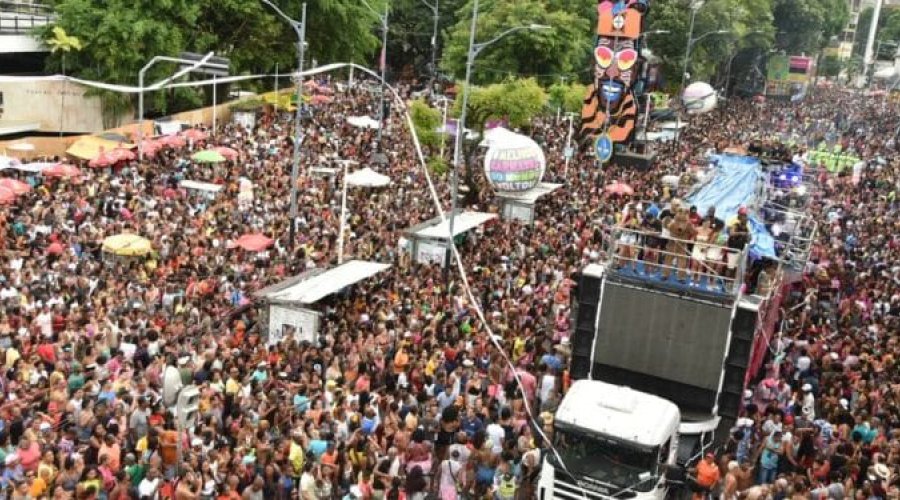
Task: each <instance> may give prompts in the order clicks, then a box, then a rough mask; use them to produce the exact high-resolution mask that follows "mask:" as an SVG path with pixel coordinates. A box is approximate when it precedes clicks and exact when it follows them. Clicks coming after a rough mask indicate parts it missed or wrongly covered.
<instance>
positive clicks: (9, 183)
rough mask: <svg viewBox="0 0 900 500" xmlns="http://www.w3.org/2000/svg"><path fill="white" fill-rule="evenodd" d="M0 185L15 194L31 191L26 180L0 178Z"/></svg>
mask: <svg viewBox="0 0 900 500" xmlns="http://www.w3.org/2000/svg"><path fill="white" fill-rule="evenodd" d="M0 187H3V188H6V189H9V190H10V191H12V192H13V193H16V194H17V195H20V194H25V193H27V192H29V191H31V185H30V184H28V183H27V182H22V181H17V180H16V179H8V178H7V179H0Z"/></svg>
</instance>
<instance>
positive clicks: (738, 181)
mask: <svg viewBox="0 0 900 500" xmlns="http://www.w3.org/2000/svg"><path fill="white" fill-rule="evenodd" d="M712 161H713V164H714V165H715V167H714V169H715V174H714V175H713V178H712V179H710V180H709V181H707V182H706V183H705V184H703V185H702V186H701V187H700V189H699V190H698V191H697V192H695V193H694V194H692V195H691V196H690V197H688V200H687V201H688V203H690V204H691V205H696V206H697V210H698V211H699V212H700V213H701V214H703V213H706V210H707V209H708V208H709V207H711V206H712V207H716V217H718V218H719V219H722V220H724V221H726V223H727V222H730V221H731V220H732V219H734V218H735V217H737V212H738V209H739V208H740V207H742V206H744V207H748V208H750V207H754V206H757V205H759V202H761V201H762V200H757V193H758V189H759V186H760V183H762V182H764V181H765V174H764V173H763V171H762V167H761V165H760V163H759V160H758V159H757V158H753V157H750V156H737V155H727V154H723V155H714V156H713V157H712ZM749 221H750V233H751V234H752V235H753V241H752V243H751V244H750V255H751V256H753V257H754V258H759V257H775V239H774V238H772V235H771V234H769V231H767V230H766V227H765V225H764V224H763V223H762V221H761V220H760V218H759V216H758V215H757V214H755V213H753V212H752V211H751V213H750V216H749Z"/></svg>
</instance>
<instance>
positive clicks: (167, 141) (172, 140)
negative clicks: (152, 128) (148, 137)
mask: <svg viewBox="0 0 900 500" xmlns="http://www.w3.org/2000/svg"><path fill="white" fill-rule="evenodd" d="M156 142H157V144H159V145H160V146H169V147H171V148H183V147H184V146H185V144H187V142H185V140H184V139H183V138H181V137H178V136H177V135H175V134H172V135H164V136H162V137H160V138H159V139H157V140H156Z"/></svg>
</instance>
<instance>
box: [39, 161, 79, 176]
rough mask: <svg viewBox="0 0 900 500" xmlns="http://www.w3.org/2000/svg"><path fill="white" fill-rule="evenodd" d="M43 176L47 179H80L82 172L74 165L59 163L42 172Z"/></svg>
mask: <svg viewBox="0 0 900 500" xmlns="http://www.w3.org/2000/svg"><path fill="white" fill-rule="evenodd" d="M41 174H43V175H45V176H47V177H66V178H69V177H78V176H79V175H81V170H79V169H78V167H76V166H74V165H69V164H66V163H57V164H56V165H53V166H52V167H47V168H45V169H44V170H43V172H41Z"/></svg>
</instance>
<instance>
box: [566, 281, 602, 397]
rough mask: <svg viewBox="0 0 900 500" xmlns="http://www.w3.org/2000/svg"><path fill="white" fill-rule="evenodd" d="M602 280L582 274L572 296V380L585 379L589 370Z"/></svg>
mask: <svg viewBox="0 0 900 500" xmlns="http://www.w3.org/2000/svg"><path fill="white" fill-rule="evenodd" d="M602 284H603V278H602V277H598V276H593V275H589V274H582V275H581V277H580V278H579V279H578V289H577V291H576V293H574V294H572V300H573V301H574V302H575V303H574V304H572V316H573V317H572V320H573V321H572V323H573V324H574V325H575V331H574V332H573V333H572V363H571V366H570V372H571V375H572V379H573V380H579V379H583V378H587V376H588V373H589V372H590V369H591V352H592V351H593V349H594V335H595V334H596V329H595V326H596V322H597V306H598V305H599V303H600V286H601V285H602Z"/></svg>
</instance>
